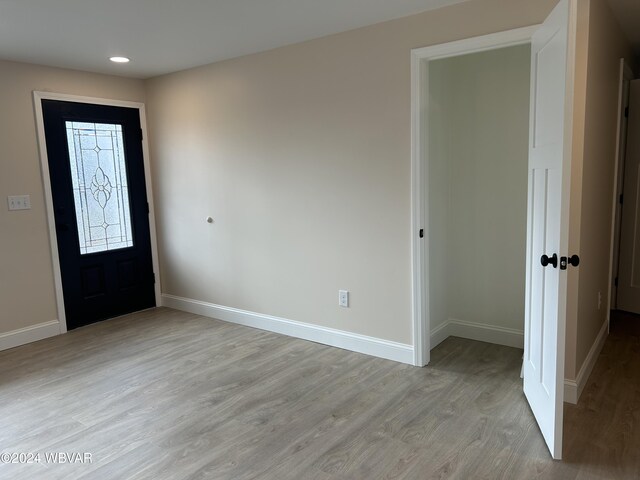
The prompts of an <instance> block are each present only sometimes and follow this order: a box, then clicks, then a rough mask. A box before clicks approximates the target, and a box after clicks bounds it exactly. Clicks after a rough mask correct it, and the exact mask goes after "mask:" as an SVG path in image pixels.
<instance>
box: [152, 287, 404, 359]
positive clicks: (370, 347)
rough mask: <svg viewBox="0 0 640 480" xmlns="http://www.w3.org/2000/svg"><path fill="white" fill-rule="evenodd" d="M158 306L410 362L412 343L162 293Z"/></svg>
mask: <svg viewBox="0 0 640 480" xmlns="http://www.w3.org/2000/svg"><path fill="white" fill-rule="evenodd" d="M162 306H164V307H169V308H173V309H176V310H182V311H185V312H189V313H195V314H198V315H203V316H205V317H211V318H216V319H218V320H223V321H225V322H230V323H237V324H239V325H245V326H248V327H254V328H259V329H261V330H267V331H269V332H274V333H280V334H282V335H288V336H290V337H295V338H301V339H303V340H310V341H312V342H316V343H322V344H324V345H329V346H332V347H338V348H343V349H345V350H351V351H353V352H358V353H364V354H367V355H372V356H374V357H380V358H386V359H388V360H394V361H396V362H402V363H408V364H410V365H413V346H412V345H406V344H404V343H397V342H391V341H388V340H383V339H380V338H374V337H368V336H366V335H360V334H357V333H351V332H345V331H343V330H336V329H333V328H327V327H321V326H318V325H311V324H308V323H302V322H296V321H294V320H288V319H286V318H279V317H274V316H271V315H264V314H262V313H255V312H249V311H246V310H240V309H237V308H232V307H225V306H222V305H215V304H213V303H207V302H201V301H199V300H192V299H189V298H183V297H177V296H174V295H168V294H163V295H162Z"/></svg>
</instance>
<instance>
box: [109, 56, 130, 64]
mask: <svg viewBox="0 0 640 480" xmlns="http://www.w3.org/2000/svg"><path fill="white" fill-rule="evenodd" d="M109 60H111V61H112V62H114V63H129V59H128V58H127V57H110V58H109Z"/></svg>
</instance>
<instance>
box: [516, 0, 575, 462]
mask: <svg viewBox="0 0 640 480" xmlns="http://www.w3.org/2000/svg"><path fill="white" fill-rule="evenodd" d="M571 1H573V0H561V1H560V3H559V4H558V5H557V6H556V8H555V9H554V10H553V12H552V13H551V15H549V17H548V18H547V19H546V20H545V22H544V23H543V25H542V26H541V27H540V29H539V30H538V31H537V32H536V33H535V34H534V36H533V39H532V44H531V121H530V134H529V192H528V193H529V201H528V212H527V286H526V300H525V347H524V367H523V373H524V393H525V395H526V397H527V400H528V401H529V404H530V405H531V410H532V411H533V414H534V415H535V418H536V420H537V422H538V425H539V426H540V430H541V431H542V435H543V436H544V439H545V441H546V442H547V445H548V447H549V450H550V451H551V455H552V456H553V458H556V459H559V458H561V455H562V406H563V385H564V341H565V319H566V290H567V274H566V272H565V271H562V270H561V265H560V263H561V260H560V258H561V256H566V255H567V249H568V219H569V218H568V216H569V215H568V214H569V175H570V172H569V169H570V157H571V155H570V154H571V149H570V143H571V115H572V114H571V112H572V104H573V99H572V91H573V90H572V87H573V86H572V82H573V74H572V71H573V65H569V64H570V63H572V62H573V58H572V56H571V55H569V53H570V52H569V48H570V47H571V48H573V45H574V42H573V40H572V39H570V34H569V31H570V28H569V21H570V10H573V7H574V6H573V5H572V4H571V3H570V2H571ZM571 32H572V35H575V32H574V30H573V29H571ZM569 67H570V68H569ZM543 255H546V256H548V257H549V260H548V262H546V263H547V266H546V267H544V266H543V265H542V263H541V259H542V256H543ZM554 255H555V257H554ZM554 258H555V266H554V265H553V263H554V260H553V259H554Z"/></svg>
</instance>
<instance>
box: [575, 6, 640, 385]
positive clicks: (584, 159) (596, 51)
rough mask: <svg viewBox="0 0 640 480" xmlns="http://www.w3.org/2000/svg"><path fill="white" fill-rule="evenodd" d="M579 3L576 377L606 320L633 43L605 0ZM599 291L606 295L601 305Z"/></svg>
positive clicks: (576, 159)
mask: <svg viewBox="0 0 640 480" xmlns="http://www.w3.org/2000/svg"><path fill="white" fill-rule="evenodd" d="M580 6H581V8H582V9H586V8H588V33H587V36H588V41H587V52H586V55H585V52H584V51H583V52H581V54H582V56H583V58H582V64H580V61H579V68H582V69H583V70H585V71H586V82H584V83H583V84H582V85H580V84H578V85H577V91H576V92H577V110H576V112H575V113H576V116H578V117H580V116H581V115H580V114H581V111H584V115H582V116H581V117H582V118H583V122H582V124H580V123H577V125H576V137H575V140H576V141H577V142H582V144H581V145H578V146H577V147H578V149H577V151H574V165H573V167H574V171H573V173H572V180H573V182H572V183H573V191H572V201H573V202H574V204H572V215H574V221H576V222H577V221H578V218H579V232H580V235H579V240H576V239H575V238H574V239H573V240H572V241H571V245H572V247H573V248H574V249H575V252H578V253H579V254H580V257H581V260H582V262H581V263H580V268H579V269H578V270H577V271H576V272H573V273H572V275H573V279H574V281H577V285H578V288H577V291H578V298H577V305H576V306H575V313H576V316H575V318H573V319H570V320H573V321H575V324H572V322H571V321H569V322H568V325H567V326H568V328H567V362H566V367H567V368H566V376H567V377H568V378H572V379H574V378H576V375H577V374H578V372H579V371H580V368H581V367H582V365H583V363H584V361H585V359H586V357H587V354H588V353H589V350H590V349H591V347H592V346H593V344H594V342H595V340H596V336H597V334H598V332H599V331H600V329H601V328H602V326H603V324H604V322H605V321H606V319H607V312H608V308H607V305H608V300H609V262H610V257H609V252H610V246H611V217H612V212H611V206H612V204H611V202H612V199H613V184H614V175H615V172H614V162H615V152H616V125H617V115H618V113H617V112H618V104H617V103H618V81H619V61H620V58H621V57H623V56H624V57H626V58H627V59H629V60H630V59H631V50H630V45H629V44H628V42H627V41H626V40H625V38H624V36H623V34H622V32H621V30H620V27H619V25H618V24H617V22H616V20H615V19H614V17H613V15H612V13H611V11H610V9H609V7H608V5H607V3H606V2H605V1H604V0H589V1H581V3H580ZM582 15H586V14H585V13H584V11H583V12H582ZM579 53H580V52H579ZM587 57H588V58H587ZM580 65H581V67H580ZM581 128H583V131H582V132H580V129H581ZM574 146H575V142H574ZM578 202H579V207H577V206H576V205H577V204H578ZM571 253H574V251H572V252H571ZM598 292H601V294H602V306H601V308H600V309H598Z"/></svg>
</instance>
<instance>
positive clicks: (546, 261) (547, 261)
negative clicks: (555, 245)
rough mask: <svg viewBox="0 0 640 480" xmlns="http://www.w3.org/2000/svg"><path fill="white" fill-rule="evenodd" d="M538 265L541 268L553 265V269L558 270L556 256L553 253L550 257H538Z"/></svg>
mask: <svg viewBox="0 0 640 480" xmlns="http://www.w3.org/2000/svg"><path fill="white" fill-rule="evenodd" d="M540 263H541V264H542V266H543V267H546V266H547V265H553V268H558V255H556V254H555V253H554V254H553V255H551V256H550V257H548V256H546V255H542V257H540Z"/></svg>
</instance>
